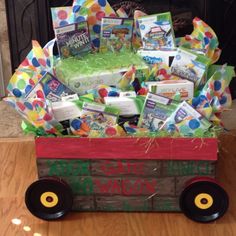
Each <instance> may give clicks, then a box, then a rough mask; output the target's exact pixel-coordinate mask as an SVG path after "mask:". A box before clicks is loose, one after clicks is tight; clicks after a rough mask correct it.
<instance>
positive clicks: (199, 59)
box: [171, 47, 211, 88]
mask: <svg viewBox="0 0 236 236" xmlns="http://www.w3.org/2000/svg"><path fill="white" fill-rule="evenodd" d="M210 63H211V60H210V59H209V58H207V57H205V56H204V55H200V54H196V53H193V52H192V51H190V50H188V49H186V48H183V47H179V48H178V49H177V54H176V56H175V58H174V60H173V62H172V65H171V72H172V73H173V74H174V75H177V76H179V77H181V78H183V79H187V80H190V81H192V82H193V83H194V85H195V88H197V87H198V86H199V85H202V84H204V82H205V81H204V75H205V73H206V71H207V68H208V66H209V65H210Z"/></svg>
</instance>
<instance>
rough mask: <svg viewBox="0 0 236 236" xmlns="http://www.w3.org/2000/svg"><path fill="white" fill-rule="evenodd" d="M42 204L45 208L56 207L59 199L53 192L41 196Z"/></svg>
mask: <svg viewBox="0 0 236 236" xmlns="http://www.w3.org/2000/svg"><path fill="white" fill-rule="evenodd" d="M40 202H41V203H42V205H43V206H45V207H48V208H50V207H54V206H56V205H57V203H58V197H57V195H56V194H55V193H53V192H45V193H43V194H42V195H41V196H40Z"/></svg>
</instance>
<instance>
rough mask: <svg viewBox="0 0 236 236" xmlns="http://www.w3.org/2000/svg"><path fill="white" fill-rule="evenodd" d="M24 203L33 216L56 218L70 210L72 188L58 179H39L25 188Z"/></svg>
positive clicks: (47, 218) (48, 218) (45, 218)
mask: <svg viewBox="0 0 236 236" xmlns="http://www.w3.org/2000/svg"><path fill="white" fill-rule="evenodd" d="M25 204H26V206H27V208H28V210H29V211H30V212H31V213H32V214H33V215H34V216H36V217H38V218H40V219H43V220H56V219H59V218H61V217H63V216H65V215H66V214H67V213H68V212H69V211H70V210H71V208H72V204H73V194H72V190H71V188H70V187H69V186H68V185H67V184H66V183H65V182H64V181H62V180H60V179H57V178H43V179H39V180H38V181H35V182H34V183H32V184H31V185H30V186H29V187H28V189H27V190H26V193H25Z"/></svg>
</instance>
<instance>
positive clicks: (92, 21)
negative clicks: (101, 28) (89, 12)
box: [87, 16, 97, 26]
mask: <svg viewBox="0 0 236 236" xmlns="http://www.w3.org/2000/svg"><path fill="white" fill-rule="evenodd" d="M87 21H88V24H89V25H90V26H91V25H96V23H97V19H96V17H95V16H89V17H88V19H87Z"/></svg>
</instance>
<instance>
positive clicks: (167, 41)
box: [138, 12, 175, 50]
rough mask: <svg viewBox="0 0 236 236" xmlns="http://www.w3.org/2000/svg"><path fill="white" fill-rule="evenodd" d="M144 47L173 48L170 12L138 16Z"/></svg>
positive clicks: (173, 37) (156, 48)
mask: <svg viewBox="0 0 236 236" xmlns="http://www.w3.org/2000/svg"><path fill="white" fill-rule="evenodd" d="M138 24H139V28H140V34H141V39H142V43H143V48H144V49H152V50H159V49H174V48H175V36H174V30H173V25H172V19H171V14H170V12H165V13H161V14H154V15H148V16H142V17H139V18H138Z"/></svg>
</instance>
